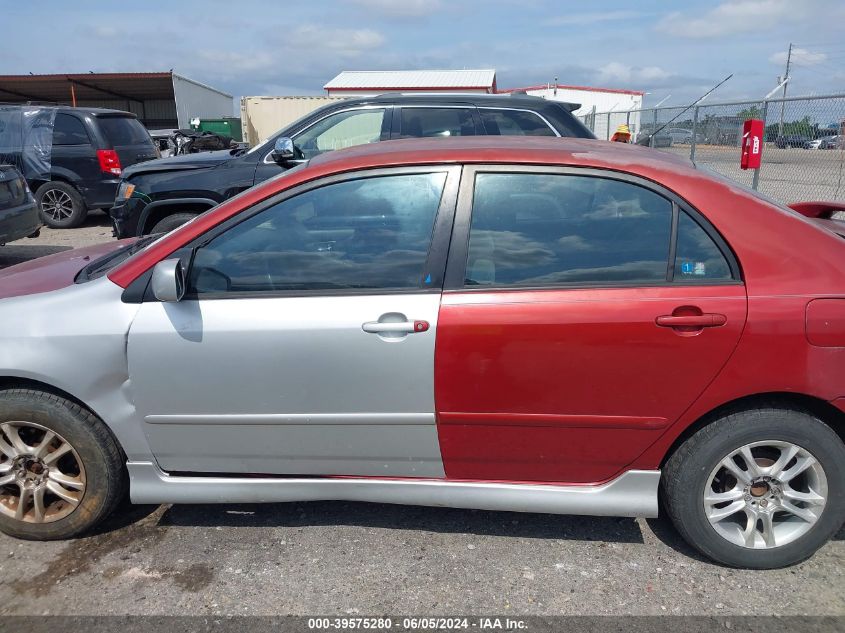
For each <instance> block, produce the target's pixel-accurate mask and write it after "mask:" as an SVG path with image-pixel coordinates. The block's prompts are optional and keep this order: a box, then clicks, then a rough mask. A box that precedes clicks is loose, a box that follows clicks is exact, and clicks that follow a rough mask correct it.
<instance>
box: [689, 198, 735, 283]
mask: <svg viewBox="0 0 845 633" xmlns="http://www.w3.org/2000/svg"><path fill="white" fill-rule="evenodd" d="M705 279H711V280H712V279H722V280H729V279H732V275H731V268H730V266H729V265H728V261H727V260H726V259H725V256H724V255H723V254H722V251H721V250H720V249H719V247H718V246H717V245H716V243H715V242H714V241H713V238H711V237H710V236H709V235H708V234H707V231H705V230H704V229H703V228H701V226H700V225H699V224H698V222H696V221H695V220H694V219H693V218H691V217H690V216H689V215H688V214H687V213H684V212H683V211H682V212H681V214H680V217H679V218H678V245H677V247H676V251H675V281H689V280H692V281H697V280H705Z"/></svg>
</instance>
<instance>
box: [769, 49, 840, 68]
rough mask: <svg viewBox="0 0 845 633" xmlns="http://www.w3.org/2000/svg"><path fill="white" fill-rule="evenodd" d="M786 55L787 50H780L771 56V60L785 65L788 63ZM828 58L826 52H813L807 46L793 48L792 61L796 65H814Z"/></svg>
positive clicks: (779, 64)
mask: <svg viewBox="0 0 845 633" xmlns="http://www.w3.org/2000/svg"><path fill="white" fill-rule="evenodd" d="M786 56H787V52H786V51H780V52H779V53H775V54H774V55H772V56H771V57H769V61H770V62H772V63H773V64H777V65H778V66H783V65H784V64H786ZM826 59H827V55H825V54H824V53H813V52H812V51H808V50H807V49H806V48H798V47H793V48H792V63H793V64H795V65H796V66H814V65H815V64H821V63H822V62H824V61H825V60H826Z"/></svg>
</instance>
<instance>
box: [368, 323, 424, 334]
mask: <svg viewBox="0 0 845 633" xmlns="http://www.w3.org/2000/svg"><path fill="white" fill-rule="evenodd" d="M428 328H429V324H428V321H400V322H399V323H390V322H387V323H382V322H381V321H368V322H367V323H364V324H362V325H361V329H362V330H364V331H365V332H369V333H370V334H418V333H420V332H427V331H428Z"/></svg>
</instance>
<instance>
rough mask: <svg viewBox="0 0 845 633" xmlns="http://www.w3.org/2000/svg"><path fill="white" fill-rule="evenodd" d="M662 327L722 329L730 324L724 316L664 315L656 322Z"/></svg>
mask: <svg viewBox="0 0 845 633" xmlns="http://www.w3.org/2000/svg"><path fill="white" fill-rule="evenodd" d="M654 322H655V323H657V325H659V326H660V327H689V328H702V327H720V326H722V325H724V324H725V323H727V322H728V317H726V316H725V315H724V314H716V313H709V314H706V313H705V314H683V315H680V314H679V315H674V314H664V315H662V316H659V317H657V318H656V319H655V320H654Z"/></svg>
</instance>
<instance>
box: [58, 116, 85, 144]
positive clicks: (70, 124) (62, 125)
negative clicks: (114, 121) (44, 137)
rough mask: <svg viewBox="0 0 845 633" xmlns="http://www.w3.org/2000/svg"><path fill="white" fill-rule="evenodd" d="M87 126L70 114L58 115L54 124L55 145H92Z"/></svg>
mask: <svg viewBox="0 0 845 633" xmlns="http://www.w3.org/2000/svg"><path fill="white" fill-rule="evenodd" d="M90 143H91V139H90V138H89V136H88V132H87V131H86V130H85V124H84V123H83V122H82V121H80V120H79V119H77V118H76V117H75V116H72V115H70V114H62V113H57V114H56V120H55V122H54V123H53V145H90Z"/></svg>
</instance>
